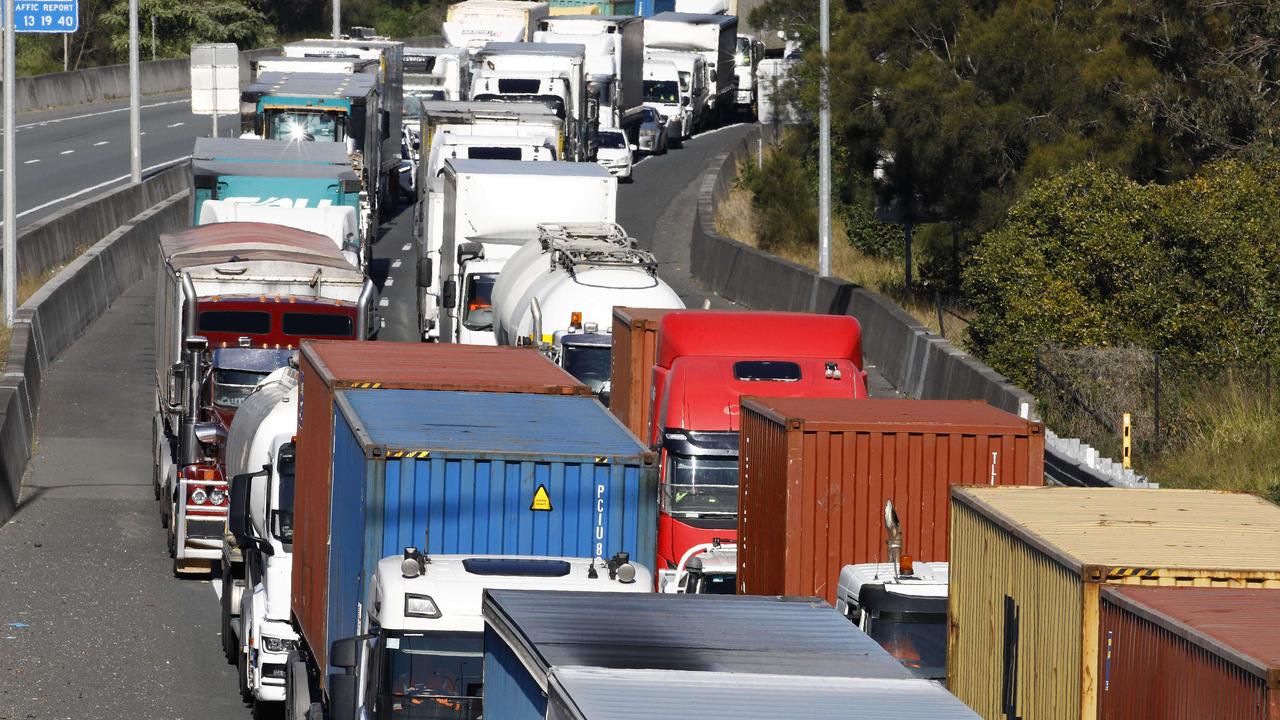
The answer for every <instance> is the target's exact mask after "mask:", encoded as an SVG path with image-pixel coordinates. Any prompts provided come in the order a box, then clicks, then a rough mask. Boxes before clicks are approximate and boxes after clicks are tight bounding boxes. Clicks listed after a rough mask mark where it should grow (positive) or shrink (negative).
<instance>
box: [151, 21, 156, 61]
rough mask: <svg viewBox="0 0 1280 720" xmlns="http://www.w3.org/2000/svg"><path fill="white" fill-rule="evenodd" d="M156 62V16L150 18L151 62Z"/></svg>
mask: <svg viewBox="0 0 1280 720" xmlns="http://www.w3.org/2000/svg"><path fill="white" fill-rule="evenodd" d="M155 61H156V16H155V15H152V16H151V62H155Z"/></svg>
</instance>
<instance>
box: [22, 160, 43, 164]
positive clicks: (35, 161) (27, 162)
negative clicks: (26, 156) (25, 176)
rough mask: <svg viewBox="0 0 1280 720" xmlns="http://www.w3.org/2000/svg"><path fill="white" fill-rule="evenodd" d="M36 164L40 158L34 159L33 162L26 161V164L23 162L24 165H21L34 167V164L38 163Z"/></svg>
mask: <svg viewBox="0 0 1280 720" xmlns="http://www.w3.org/2000/svg"><path fill="white" fill-rule="evenodd" d="M38 162H40V158H36V159H35V160H27V161H26V162H24V163H22V164H23V165H35V164H36V163H38Z"/></svg>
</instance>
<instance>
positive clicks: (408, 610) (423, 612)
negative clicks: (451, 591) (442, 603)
mask: <svg viewBox="0 0 1280 720" xmlns="http://www.w3.org/2000/svg"><path fill="white" fill-rule="evenodd" d="M404 614H405V617H420V618H428V619H431V620H434V619H436V618H438V617H440V608H439V607H437V606H436V601H435V600H433V599H431V596H430V595H405V596H404Z"/></svg>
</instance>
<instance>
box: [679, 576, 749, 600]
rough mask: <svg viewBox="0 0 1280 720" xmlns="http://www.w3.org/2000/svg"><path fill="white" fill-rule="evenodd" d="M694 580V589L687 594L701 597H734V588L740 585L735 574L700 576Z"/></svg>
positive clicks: (688, 590)
mask: <svg viewBox="0 0 1280 720" xmlns="http://www.w3.org/2000/svg"><path fill="white" fill-rule="evenodd" d="M692 579H693V581H694V587H691V588H689V589H687V590H686V591H685V592H688V593H697V594H699V595H733V594H734V586H735V585H737V583H738V576H737V575H736V574H735V573H707V574H706V575H702V574H698V575H696V576H695V577H694V578H692Z"/></svg>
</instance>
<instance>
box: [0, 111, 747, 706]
mask: <svg viewBox="0 0 1280 720" xmlns="http://www.w3.org/2000/svg"><path fill="white" fill-rule="evenodd" d="M177 107H178V106H161V107H159V108H155V109H154V116H153V119H154V120H155V122H156V123H158V124H160V125H166V124H172V123H176V122H185V121H183V120H181V115H183V114H186V109H185V107H183V108H182V110H181V112H178V111H177V110H176V108H177ZM164 108H168V109H167V110H166V109H164ZM95 117H98V118H107V117H113V116H95ZM114 117H125V122H126V124H127V116H126V114H125V113H117V114H116V116H114ZM187 117H188V118H189V117H190V116H189V114H187ZM80 122H82V121H81V120H74V119H68V120H64V121H63V122H61V123H57V122H50V124H49V125H46V126H43V127H41V126H36V131H38V132H45V133H61V136H62V138H63V140H62V142H63V143H64V144H63V145H58V146H52V147H47V146H45V145H44V142H45V141H41V142H38V143H37V142H32V143H31V145H32V148H33V150H32V151H31V152H32V155H30V157H34V156H39V157H40V159H41V162H39V163H33V164H32V166H33V167H36V168H41V167H42V166H43V168H42V170H53V169H55V167H54V166H55V165H56V164H57V163H63V162H65V163H68V167H70V168H71V169H70V170H65V171H64V170H59V172H65V173H67V176H70V175H75V176H77V177H81V178H83V180H84V182H85V183H87V184H90V185H91V184H93V182H102V180H99V179H98V178H97V176H93V177H90V176H89V174H88V168H89V167H90V166H89V165H87V164H85V157H86V156H90V155H91V154H92V153H91V152H90V151H88V150H86V151H85V152H84V153H83V154H82V153H81V150H84V149H85V148H93V147H95V145H94V143H95V142H99V140H95V139H94V138H98V137H105V138H107V139H108V145H107V146H98V147H110V145H114V144H117V143H116V141H115V140H113V139H111V136H110V135H101V134H96V130H95V131H94V132H91V131H90V130H89V129H88V128H86V129H85V131H84V132H67V130H68V129H73V128H75V127H78V126H77V125H74V123H80ZM113 122H114V120H113ZM202 122H203V120H202ZM64 123H67V124H65V125H64ZM104 124H105V123H104V122H98V121H95V122H94V123H91V127H92V128H95V129H97V130H101V128H100V127H99V126H100V125H104ZM59 125H62V126H63V127H61V128H59V127H58V126H59ZM148 127H153V125H148ZM183 127H186V126H179V127H177V128H172V129H173V130H175V132H174V133H173V135H174V137H173V138H172V139H171V140H170V141H168V142H169V145H164V146H162V145H161V144H160V143H158V142H157V143H156V148H155V150H154V151H153V152H155V153H156V154H155V155H152V156H149V157H146V158H145V159H146V160H147V162H156V161H157V160H159V159H161V158H160V157H159V156H160V155H164V154H165V153H166V152H168V153H172V157H180V156H181V155H184V154H187V153H189V152H190V144H191V137H193V136H194V134H196V133H194V132H192V131H191V130H192V129H191V128H188V129H187V130H186V132H185V137H179V135H183V133H179V132H176V131H178V130H182V128H183ZM36 131H33V132H32V133H31V135H30V136H29V137H31V138H32V139H33V140H35V138H36V137H37V135H36ZM24 132H25V130H24ZM744 132H746V128H744V127H729V128H725V129H723V130H720V131H718V132H713V133H708V134H706V135H704V136H701V137H698V138H696V139H693V140H692V141H690V142H688V143H687V144H686V147H685V149H683V150H679V151H673V152H671V153H669V154H668V155H666V156H664V157H654V158H648V159H645V160H644V161H643V162H641V163H640V164H639V165H638V166H637V167H636V169H635V176H636V178H635V182H634V183H630V184H624V185H622V186H621V190H620V192H619V217H618V219H619V222H620V223H621V224H622V225H623V226H624V227H625V228H627V229H628V230H629V231H630V232H631V233H632V235H634V236H636V237H637V238H639V239H640V241H641V244H643V245H645V246H646V247H649V248H651V249H652V250H654V252H655V253H656V254H657V256H658V259H659V261H660V262H661V263H662V270H661V273H662V275H663V277H664V278H665V279H666V280H667V281H668V282H670V283H671V284H672V286H673V287H674V288H675V289H676V290H677V292H679V293H680V294H681V295H682V297H684V299H685V301H686V303H687V304H688V305H690V306H691V307H701V305H702V301H703V300H704V299H707V298H708V296H707V294H706V293H705V292H703V291H701V290H700V289H699V288H698V287H697V286H696V285H695V284H694V283H693V282H692V280H691V279H690V278H689V277H688V274H687V268H688V260H689V257H688V244H689V233H690V228H691V227H692V225H691V223H692V221H693V214H694V208H695V205H696V201H697V200H696V190H697V185H698V178H699V177H700V176H701V174H702V172H703V171H704V170H705V169H706V167H707V165H708V162H709V159H710V158H711V157H713V156H714V155H715V154H716V153H718V152H720V151H721V150H723V149H724V148H725V147H727V146H728V145H729V144H730V143H731V142H733V141H735V140H737V139H738V138H739V137H741V135H742V133H744ZM157 134H159V133H157ZM147 137H152V134H151V131H150V130H149V131H148V136H147ZM165 137H168V136H165ZM117 139H118V138H117ZM24 144H26V143H25V142H24ZM120 144H123V143H120ZM37 147H38V150H36V149H35V148H37ZM60 148H62V149H74V150H75V151H76V152H74V153H72V154H70V155H67V156H62V155H61V154H60V153H61V152H62V149H60ZM162 148H168V149H167V150H163V149H162ZM123 151H124V153H123V157H124V158H125V161H124V167H125V169H126V170H125V171H126V172H127V157H128V148H127V147H124V148H123ZM103 152H106V151H103ZM113 152H114V150H113ZM77 156H82V157H80V158H78V159H77V160H75V161H67V160H56V159H55V158H65V157H70V158H76V157H77ZM72 162H75V163H80V165H79V166H77V165H72V164H71V163H72ZM115 162H119V160H118V158H117V159H116V160H108V159H106V158H105V157H104V159H102V160H101V162H95V163H93V164H92V167H94V168H98V169H99V170H101V172H102V173H104V174H105V175H111V174H112V173H113V172H115V170H113V169H112V168H114V167H115V166H114V165H113V163H115ZM59 167H61V166H59ZM76 167H79V168H80V169H79V170H75V168H76ZM32 172H34V171H32ZM59 177H62V176H61V175H59ZM50 182H52V180H50ZM23 185H24V186H25V185H26V183H25V182H24V183H23ZM69 188H70V186H64V187H63V191H64V192H63V194H65V191H67V190H68V189H69ZM32 192H34V191H32ZM43 198H44V196H42V195H31V196H29V200H28V202H29V203H31V204H32V206H37V205H39V204H41V203H42V202H47V200H44V199H43ZM412 217H413V209H412V206H404V207H403V208H402V209H401V211H400V213H399V215H398V216H397V217H396V218H394V219H393V220H391V221H390V222H388V223H386V224H385V227H386V231H385V233H384V234H383V236H382V238H381V239H380V241H379V242H378V243H377V245H376V246H375V252H374V255H375V262H374V264H373V267H372V269H371V274H372V275H373V276H374V279H375V280H376V281H377V282H378V283H379V284H380V285H381V287H382V290H383V296H382V297H383V298H384V299H385V302H386V304H385V305H384V307H383V308H382V310H383V316H384V319H385V326H384V327H383V328H382V331H381V337H382V339H387V340H406V341H408V340H414V339H416V338H415V335H416V331H417V321H416V318H415V317H414V314H413V313H414V312H415V306H414V302H413V293H414V281H415V278H414V276H413V273H414V269H413V268H414V263H413V262H412V259H413V257H414V256H415V250H414V247H413V244H412ZM152 282H153V280H152V279H151V278H145V279H143V280H142V281H140V282H139V283H138V284H137V285H135V286H134V287H132V288H131V289H130V290H129V291H128V292H126V294H125V295H124V296H123V297H122V298H121V299H120V300H119V301H118V302H117V303H116V304H115V305H114V306H113V307H112V308H111V309H110V310H109V311H108V312H107V313H106V315H104V316H103V317H102V318H101V319H100V320H99V321H98V322H97V323H96V324H95V325H94V326H93V327H91V328H90V329H89V331H88V332H87V333H86V334H85V336H84V337H83V338H81V339H80V340H79V341H78V342H77V343H76V344H75V345H74V346H72V347H71V348H70V349H69V350H68V351H67V352H66V353H65V354H64V355H63V356H62V357H61V358H60V359H59V360H58V362H57V363H56V364H55V365H54V366H53V367H52V368H50V370H49V371H48V373H47V375H46V376H45V384H44V396H43V399H42V408H41V414H40V418H39V426H38V428H37V445H36V450H35V456H34V458H33V459H32V462H31V464H30V466H29V468H28V470H27V475H26V477H25V483H24V492H23V497H22V499H21V501H20V505H19V510H18V513H17V515H16V516H15V517H14V519H13V520H12V521H10V523H9V524H8V525H6V526H4V527H2V528H0V558H3V561H0V720H26V719H28V718H30V719H39V720H45V719H52V718H75V719H76V720H79V719H81V718H102V719H105V720H112V719H115V718H120V719H126V718H127V719H128V720H135V719H136V718H139V717H154V718H162V717H163V718H175V719H177V718H193V719H195V718H201V719H202V718H210V719H214V718H216V719H218V720H224V719H227V718H245V717H249V716H250V714H251V713H250V710H249V708H248V707H247V706H245V704H244V703H242V702H241V700H240V697H239V694H238V693H237V692H236V690H235V671H234V668H233V667H231V666H229V665H227V664H226V662H225V661H224V660H223V658H222V655H221V651H220V649H219V644H218V617H219V616H218V605H217V598H216V596H215V594H214V591H213V586H212V585H211V584H210V583H209V582H208V581H205V580H177V579H175V578H174V577H173V576H172V574H171V565H170V560H169V559H168V557H167V555H166V553H165V535H164V531H163V530H161V528H160V523H159V514H158V511H157V508H156V502H155V500H154V499H153V498H152V495H151V487H150V485H151V478H150V472H151V468H150V441H151V438H150V435H151V430H150V423H151V397H152V392H153V387H154V376H153V367H154V362H155V357H154V352H153V347H152V345H153V332H154V330H153V320H154V315H153V308H152V304H153V297H152V293H153V290H152ZM710 299H711V301H712V305H713V306H715V307H724V306H726V303H724V302H723V301H721V300H719V299H718V298H710Z"/></svg>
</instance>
